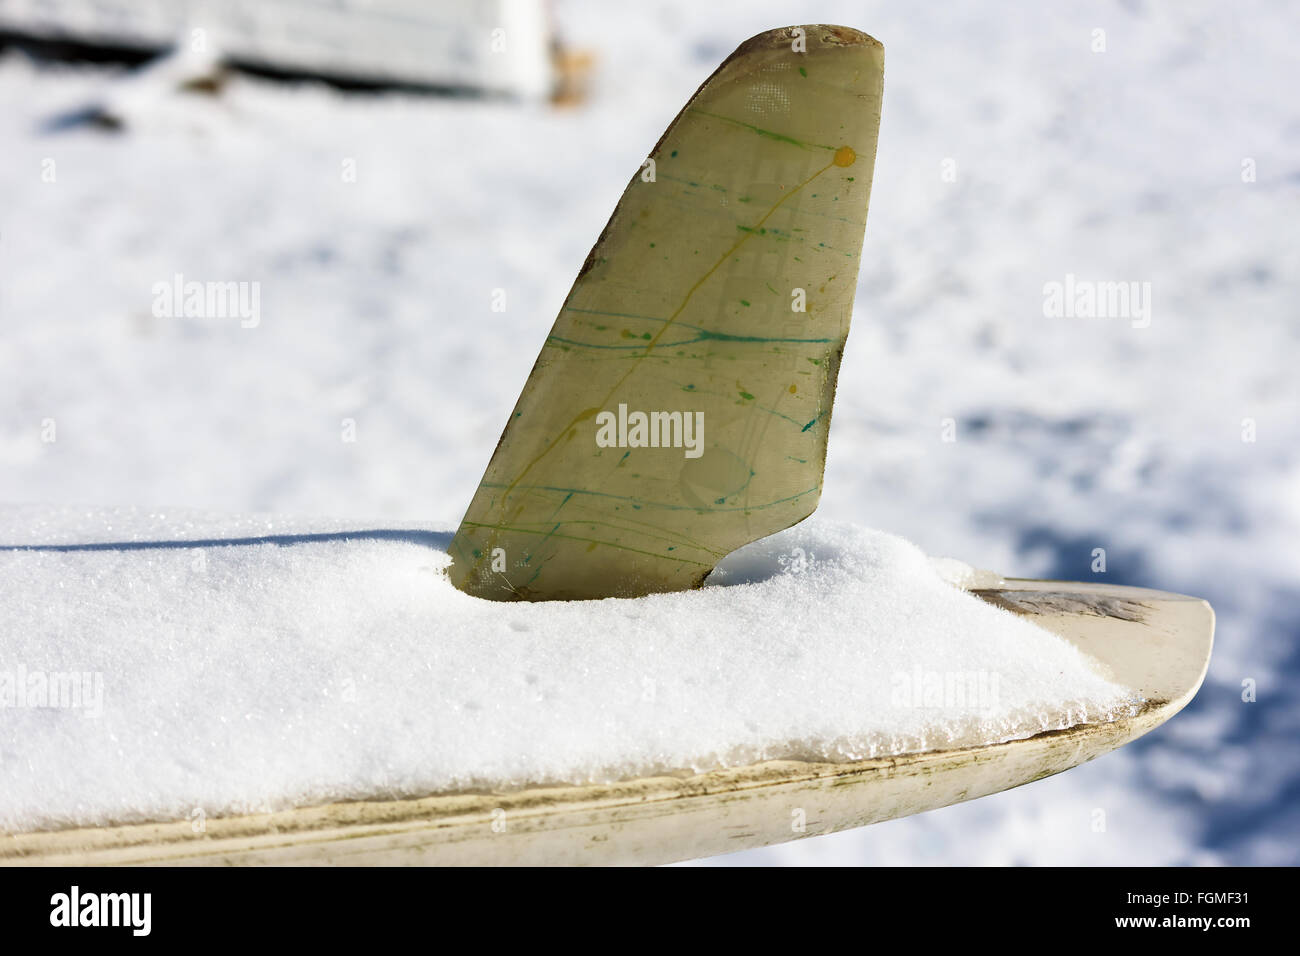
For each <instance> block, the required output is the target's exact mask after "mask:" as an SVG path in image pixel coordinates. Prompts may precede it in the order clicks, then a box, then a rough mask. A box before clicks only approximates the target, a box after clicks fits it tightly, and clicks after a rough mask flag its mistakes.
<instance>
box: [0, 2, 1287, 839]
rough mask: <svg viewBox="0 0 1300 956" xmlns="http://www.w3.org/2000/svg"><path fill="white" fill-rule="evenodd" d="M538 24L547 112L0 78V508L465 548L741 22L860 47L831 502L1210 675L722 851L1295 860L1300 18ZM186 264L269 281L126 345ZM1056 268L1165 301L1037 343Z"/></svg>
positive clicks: (1189, 14)
mask: <svg viewBox="0 0 1300 956" xmlns="http://www.w3.org/2000/svg"><path fill="white" fill-rule="evenodd" d="M557 12H558V13H559V16H560V22H561V25H562V27H563V31H564V33H565V35H566V37H568V38H569V40H570V41H571V42H572V43H575V44H577V45H579V46H588V47H591V48H593V49H595V50H596V51H597V53H598V55H599V57H600V66H599V71H598V74H597V76H596V78H595V83H594V87H593V88H594V91H595V95H594V97H593V98H592V100H591V101H590V102H589V103H588V104H587V105H585V106H583V107H581V108H579V109H575V110H570V111H558V112H557V111H551V110H547V109H544V108H527V107H519V106H511V105H508V104H483V103H471V102H466V101H448V100H440V99H429V98H419V97H411V96H398V95H392V96H383V97H369V96H365V97H362V96H348V95H342V94H339V93H336V92H333V91H330V90H326V89H322V88H318V87H315V86H311V85H304V86H286V85H277V84H272V83H267V82H262V81H257V80H252V79H247V78H237V79H236V80H235V81H234V82H233V83H231V84H230V85H229V87H228V88H227V89H226V90H225V92H224V93H223V94H222V95H221V96H220V97H217V98H206V97H202V96H198V95H187V96H185V97H181V98H172V99H164V100H163V101H161V102H157V103H154V104H153V105H151V106H147V107H145V108H143V109H141V110H139V111H138V112H137V113H136V114H135V115H133V116H132V117H130V121H129V122H128V124H127V126H126V128H125V129H124V130H123V131H121V132H117V133H112V132H106V131H102V130H98V129H94V128H88V127H85V126H76V125H66V124H60V123H58V122H57V119H58V118H59V117H62V116H66V115H68V114H69V113H71V112H73V111H75V110H77V109H78V108H80V107H82V106H84V105H85V104H86V103H87V102H90V101H92V100H95V99H97V98H99V97H101V96H102V95H103V90H104V88H105V84H106V80H107V79H108V77H109V76H111V75H112V72H113V71H111V70H109V69H106V68H102V67H98V68H85V67H76V68H74V67H50V66H40V67H37V66H34V65H32V64H30V63H28V62H27V61H26V60H24V59H23V58H22V57H19V56H16V55H12V54H11V55H8V56H5V57H4V58H3V59H0V144H2V145H3V148H2V149H0V502H4V503H13V504H24V503H32V504H42V503H43V504H55V505H66V504H73V505H77V506H138V507H141V508H143V509H146V511H157V510H164V509H172V508H178V507H179V508H193V509H204V510H209V511H225V512H232V513H241V512H244V513H246V512H270V513H281V514H298V515H302V514H318V515H325V516H331V518H333V519H339V520H345V521H349V522H354V523H355V525H354V526H368V527H371V528H402V527H415V526H418V527H447V526H450V525H452V524H454V523H455V522H456V521H457V520H458V519H459V517H460V514H461V511H462V510H463V507H464V504H465V502H467V501H468V499H469V496H470V494H471V492H472V491H473V489H474V487H475V484H476V483H477V480H478V478H479V476H480V474H481V473H482V469H483V467H484V465H485V463H486V461H487V458H488V455H489V454H490V452H491V448H492V444H493V442H494V441H495V439H496V436H497V435H498V434H499V431H500V428H501V425H502V423H503V422H504V420H505V417H506V414H507V413H508V411H509V409H510V407H511V405H512V403H513V402H514V399H515V397H516V395H517V392H518V389H519V387H520V385H521V383H522V381H523V379H524V377H525V375H526V374H527V371H528V369H529V367H530V366H531V364H532V362H533V359H534V357H535V355H536V353H537V349H538V347H539V346H540V344H541V341H542V339H543V337H544V336H545V334H546V331H547V330H548V329H549V326H550V323H551V321H552V319H553V317H554V315H555V312H556V310H557V309H558V307H559V304H560V302H561V301H562V299H563V297H564V295H565V293H566V292H567V290H568V286H569V284H570V282H571V281H572V278H573V276H574V274H575V273H576V271H577V268H578V266H579V265H580V264H581V262H582V260H583V258H584V256H585V255H586V252H587V250H588V248H589V247H590V245H591V243H592V241H593V240H594V238H595V236H596V234H597V233H598V232H599V230H600V228H601V226H603V224H604V222H605V219H606V217H607V216H608V214H609V211H610V210H611V209H612V207H613V205H614V203H615V201H616V200H617V198H618V196H619V194H620V193H621V191H622V188H623V186H624V185H625V184H626V182H627V180H628V178H629V177H630V175H631V174H632V173H633V172H634V171H635V170H636V169H637V167H638V165H639V163H640V162H641V160H642V159H643V158H644V156H645V154H646V151H647V150H648V149H649V147H650V146H651V145H652V144H653V143H654V141H655V139H656V138H657V137H658V135H659V133H660V132H661V131H662V129H663V127H664V126H665V125H666V123H667V122H668V121H669V120H670V119H671V118H672V116H673V115H674V114H675V112H676V111H677V109H678V108H679V107H680V106H681V104H682V103H683V102H684V101H685V99H686V97H687V96H688V95H689V94H690V93H691V92H692V91H693V90H694V89H695V87H696V86H697V85H698V83H699V82H700V81H701V80H703V79H704V77H705V76H707V75H708V73H709V72H710V71H712V69H713V68H714V67H715V66H716V64H717V63H718V61H720V60H721V59H722V58H723V57H724V56H725V55H726V54H727V53H728V52H730V50H731V49H732V48H733V47H734V46H735V45H736V44H737V43H739V42H740V41H741V40H743V39H744V38H746V37H748V36H750V35H751V34H753V33H756V32H759V31H761V30H763V29H767V28H770V27H773V26H777V25H783V24H785V23H788V22H790V21H791V20H792V19H794V18H798V19H800V20H804V21H824V22H840V23H845V24H848V25H850V26H855V27H859V28H861V29H864V30H866V31H868V32H870V33H872V34H873V35H875V36H877V37H878V38H879V39H880V40H881V41H882V42H883V43H884V44H885V48H886V62H887V65H886V78H885V84H886V93H885V104H884V119H883V125H882V129H881V137H880V153H879V159H878V162H877V168H876V177H875V186H874V189H873V194H872V203H871V211H870V215H869V218H868V224H867V235H866V244H865V246H864V256H863V268H862V274H861V277H860V284H859V289H858V301H857V306H856V311H855V316H854V330H853V333H852V335H851V336H850V339H849V346H848V351H847V353H846V356H845V363H844V366H843V369H842V371H841V378H840V387H839V395H838V401H837V405H836V411H835V417H834V424H833V427H832V434H831V449H830V456H829V460H828V468H827V478H826V490H825V494H824V496H823V498H822V504H821V512H820V513H821V515H822V516H824V517H825V518H826V519H829V520H832V521H840V522H852V523H856V524H860V525H867V526H873V527H878V528H882V529H885V530H887V531H891V532H895V533H898V534H901V535H903V536H905V537H907V538H909V539H910V540H912V541H914V542H916V543H917V544H918V545H920V546H921V547H922V548H923V549H925V550H926V551H927V552H929V553H936V554H950V555H954V556H956V557H959V558H962V559H964V560H966V561H968V562H970V563H971V564H974V565H977V566H981V567H991V568H996V569H998V570H1000V571H1003V572H1004V573H1008V574H1018V575H1033V576H1061V577H1070V578H1083V579H1091V578H1093V577H1103V576H1104V579H1106V580H1109V581H1113V582H1116V583H1128V584H1140V585H1150V586H1156V587H1160V588H1164V589H1169V590H1177V591H1183V592H1187V593H1192V594H1197V595H1200V596H1203V597H1206V598H1208V599H1209V600H1210V601H1211V602H1212V603H1213V604H1214V607H1215V610H1216V611H1217V613H1218V622H1219V627H1218V635H1217V640H1216V649H1215V656H1214V659H1213V660H1212V662H1211V667H1210V674H1209V677H1208V678H1207V681H1206V684H1205V686H1204V688H1203V689H1202V691H1201V693H1200V695H1199V696H1198V698H1197V699H1196V700H1195V701H1194V702H1193V703H1192V705H1190V706H1189V708H1188V709H1187V710H1186V711H1184V712H1183V713H1182V714H1181V715H1179V716H1178V717H1177V718H1175V719H1174V720H1173V721H1172V722H1171V723H1169V724H1168V725H1166V726H1165V727H1163V728H1161V729H1160V730H1158V731H1156V732H1155V733H1153V734H1151V735H1150V736H1149V737H1147V738H1144V739H1143V740H1141V741H1138V742H1137V743H1136V744H1134V745H1131V746H1129V747H1126V748H1124V749H1123V750H1121V751H1119V752H1117V753H1115V754H1112V755H1108V756H1106V757H1104V758H1102V759H1101V760H1098V761H1096V762H1094V763H1092V764H1089V765H1087V766H1084V767H1081V768H1078V769H1076V770H1073V771H1071V772H1069V773H1067V774H1064V775H1062V776H1059V777H1055V778H1052V779H1049V780H1045V781H1041V782H1039V783H1036V784H1034V785H1032V786H1030V787H1026V788H1022V789H1020V790H1017V791H1012V792H1009V793H1005V794H1001V795H998V796H996V797H992V798H988V799H983V800H978V801H975V802H973V803H970V804H965V805H960V806H957V807H952V808H948V809H944V810H940V811H935V812H932V813H929V814H924V815H922V816H919V817H913V818H907V819H904V820H899V821H895V822H891V823H886V824H881V825H877V826H874V827H870V828H866V829H864V830H859V831H853V832H850V833H846V834H839V835H835V836H829V837H817V838H812V839H808V840H804V841H800V842H797V843H792V844H786V845H783V846H780V847H774V848H771V849H768V850H763V851H753V852H750V853H746V854H740V855H738V856H735V857H731V858H725V859H722V860H719V861H718V862H728V863H738V862H747V863H761V862H791V863H796V862H835V863H850V862H866V863H875V862H898V863H906V862H927V863H936V862H944V863H1002V862H1035V863H1200V862H1257V863H1264V862H1285V863H1295V862H1300V850H1298V849H1297V846H1298V844H1300V804H1298V803H1297V795H1298V794H1300V751H1298V750H1297V748H1296V747H1295V745H1294V741H1295V739H1296V736H1297V733H1298V732H1300V705H1297V703H1296V701H1295V699H1294V689H1293V686H1292V685H1293V684H1294V683H1295V681H1296V679H1297V678H1300V654H1298V653H1297V646H1296V640H1297V638H1298V637H1300V559H1298V558H1297V554H1296V547H1295V541H1296V540H1297V536H1298V533H1300V420H1298V419H1297V407H1298V405H1300V403H1298V401H1297V400H1298V399H1300V384H1298V382H1300V377H1298V376H1297V374H1296V371H1295V366H1296V364H1297V362H1298V361H1300V315H1297V312H1298V311H1300V310H1298V309H1297V306H1296V305H1295V303H1296V302H1297V301H1300V263H1298V262H1297V259H1298V257H1300V242H1297V234H1296V232H1297V230H1296V225H1295V222H1296V213H1297V211H1300V210H1298V207H1297V201H1298V200H1300V106H1297V104H1296V102H1295V100H1294V98H1293V97H1291V96H1290V95H1289V90H1291V89H1292V88H1293V87H1295V86H1296V84H1297V79H1300V63H1297V61H1296V60H1295V57H1294V55H1293V53H1292V51H1291V50H1290V43H1291V38H1292V37H1293V36H1294V35H1295V33H1296V30H1297V28H1300V14H1297V12H1296V11H1295V10H1294V9H1293V8H1288V7H1287V6H1286V5H1284V4H1282V3H1275V4H1259V3H1257V4H1250V3H1247V4H1234V5H1233V6H1232V7H1231V8H1229V7H1227V6H1222V7H1220V6H1214V5H1209V4H1205V5H1201V4H1187V3H1174V2H1167V3H1159V4H1139V3H1127V4H1114V5H1098V4H1078V5H1070V6H1065V5H1060V4H1052V5H1045V4H1033V3H1028V2H1026V3H1016V4H1005V5H998V6H997V7H996V8H991V7H990V6H989V5H987V4H974V3H972V4H960V5H951V4H944V5H942V6H939V5H934V6H933V7H930V6H928V5H919V4H904V3H891V4H879V5H876V4H862V3H807V4H801V5H799V6H798V9H797V10H792V8H791V7H790V5H789V4H781V3H772V2H751V3H744V4H739V3H737V4H732V5H728V4H684V3H646V4H597V3H589V4H578V3H572V2H569V3H563V4H560V5H558V7H557ZM1097 30H1103V31H1104V45H1105V49H1104V52H1095V49H1094V48H1095V47H1096V46H1097V45H1098V41H1099V35H1098V34H1097V33H1096V32H1095V31H1097ZM353 174H355V175H353ZM178 273H179V274H182V275H184V276H185V277H187V278H192V279H199V280H230V281H237V282H257V283H260V287H259V288H260V310H259V313H258V316H257V322H256V324H255V325H253V327H247V328H246V327H242V325H241V323H240V321H239V320H238V319H218V320H195V319H171V318H157V317H155V316H154V314H153V309H152V306H153V302H154V291H153V290H154V286H155V284H156V283H160V282H168V281H171V280H172V278H173V277H174V276H175V275H176V274H178ZM1067 275H1073V276H1075V277H1077V278H1078V279H1079V280H1083V281H1136V282H1139V283H1150V286H1149V288H1150V300H1149V302H1150V306H1151V308H1150V315H1149V320H1150V321H1149V323H1148V322H1147V321H1146V317H1145V316H1142V315H1137V316H1134V317H1130V318H1110V319H1086V318H1051V317H1047V316H1045V315H1044V286H1045V285H1046V284H1047V283H1052V282H1062V283H1064V282H1065V281H1066V277H1067ZM497 289H502V290H505V292H506V294H507V302H508V305H507V309H506V311H505V312H503V313H502V312H494V311H492V308H491V305H492V299H493V293H494V290H497ZM244 324H249V325H251V324H252V323H244ZM948 419H950V420H951V422H950V423H949V424H948V426H947V427H945V420H948ZM945 437H955V441H945V440H944V438H945ZM349 439H355V440H349ZM11 527H12V526H11ZM6 530H10V528H8V527H6V526H4V525H0V544H5V543H17V542H16V541H15V542H6V541H4V540H3V538H4V537H5V535H4V534H3V532H4V531H6ZM1098 548H1103V549H1105V571H1104V572H1100V571H1094V570H1093V568H1094V567H1095V566H1096V563H1095V562H1096V561H1097V557H1096V554H1095V552H1096V549H1098ZM105 586H106V587H111V582H110V583H109V584H107V585H105ZM29 598H30V595H29ZM51 602H52V608H53V607H56V606H57V601H55V599H54V598H53V597H51ZM3 613H7V612H5V611H4V610H3V609H0V614H3ZM2 623H3V618H0V624H2ZM0 634H3V631H0ZM50 636H51V637H57V635H56V634H54V633H53V632H51V635H50ZM4 639H5V640H13V638H12V637H6V638H4ZM23 639H24V640H26V639H28V635H26V634H24V635H23ZM170 652H172V651H171V649H169V648H167V647H165V646H163V647H159V648H158V653H160V654H162V653H170ZM1244 682H1245V684H1246V686H1245V687H1243V683H1244ZM1252 688H1253V695H1252V694H1251V693H1249V691H1250V690H1251V689H1252ZM1243 696H1253V697H1254V698H1255V699H1254V700H1253V701H1252V702H1247V701H1244V700H1243ZM0 746H3V742H2V741H0ZM2 772H3V767H2V765H0V773H2ZM1098 809H1100V810H1103V811H1104V812H1105V821H1106V826H1105V829H1104V831H1100V832H1099V831H1098V830H1097V829H1096V828H1095V826H1094V824H1095V821H1096V820H1097V819H1098V817H1097V815H1096V813H1095V812H1094V811H1095V810H1098Z"/></svg>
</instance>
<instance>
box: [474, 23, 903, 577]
mask: <svg viewBox="0 0 1300 956" xmlns="http://www.w3.org/2000/svg"><path fill="white" fill-rule="evenodd" d="M883 64H884V53H883V48H882V47H881V45H880V44H879V43H878V42H877V41H875V40H874V39H872V38H871V37H869V36H867V35H866V34H864V33H860V32H858V31H856V30H852V29H849V28H846V27H837V26H804V27H787V28H783V29H779V30H772V31H768V32H767V33H763V34H760V35H759V36H756V37H754V38H752V39H750V40H748V41H746V42H745V43H743V44H741V46H740V47H739V48H738V49H737V50H736V52H735V53H733V54H732V55H731V56H730V57H728V58H727V59H726V60H725V61H724V62H723V64H722V65H721V66H720V67H719V68H718V69H717V71H716V72H714V74H713V75H712V76H711V77H709V79H708V80H707V81H705V83H704V84H703V85H702V86H701V87H700V88H699V90H698V91H697V92H696V93H695V95H694V96H693V97H691V99H690V100H689V101H688V102H687V104H686V106H685V107H684V108H683V109H682V111H681V112H680V113H679V114H678V115H677V118H676V119H674V120H673V122H672V123H671V124H670V125H669V127H668V129H667V131H665V133H664V135H663V136H662V137H661V138H660V140H659V142H658V143H657V144H656V145H655V147H654V149H653V150H652V151H651V152H650V154H649V156H648V157H647V159H646V161H645V162H644V163H643V164H642V166H641V168H640V169H639V170H638V171H637V173H636V174H635V175H634V176H633V178H632V181H631V182H630V183H629V184H628V187H627V189H626V190H625V191H624V193H623V196H622V198H621V199H620V200H619V203H618V205H617V207H616V208H615V209H614V213H613V215H612V216H611V217H610V220H609V223H608V224H607V225H606V227H605V229H604V231H603V232H602V233H601V235H600V238H599V239H598V240H597V242H596V245H595V247H594V248H593V249H592V250H591V253H590V255H588V257H587V260H586V262H585V263H584V264H583V266H582V269H581V271H580V272H579V273H578V278H577V280H576V281H575V283H574V285H573V288H572V290H571V291H570V292H569V295H568V298H567V299H566V300H565V303H564V306H563V308H562V309H561V310H560V314H559V316H558V317H557V318H556V320H555V324H554V326H553V327H552V328H551V332H550V335H549V336H548V337H547V339H546V342H545V344H544V345H543V347H542V351H541V354H540V355H539V356H538V359H537V362H536V364H535V366H534V368H533V371H532V373H531V374H530V375H529V377H528V381H527V382H526V384H525V385H524V389H523V392H522V393H521V394H520V396H519V400H518V402H517V403H516V405H515V407H514V410H513V411H512V412H511V415H510V418H509V420H508V422H507V423H506V427H505V430H504V432H503V434H502V436H501V440H500V442H499V443H498V445H497V448H496V451H495V452H494V454H493V456H492V460H491V461H490V463H489V464H488V467H487V471H486V472H485V473H484V475H483V479H482V482H481V483H480V485H479V487H478V490H477V492H476V493H475V495H474V498H473V500H472V501H471V503H470V506H469V508H468V510H467V511H466V514H465V517H464V519H463V521H462V522H461V525H460V528H459V530H458V531H457V533H456V535H455V537H454V539H453V541H452V543H451V546H450V551H451V556H452V567H451V572H450V573H451V579H452V581H453V583H454V584H455V585H456V586H457V587H458V588H460V589H461V590H463V591H466V592H468V593H470V594H474V595H477V596H480V597H485V598H494V599H500V600H554V599H576V598H604V597H630V596H636V595H642V594H648V593H652V592H657V591H673V590H683V589H687V588H691V587H695V586H698V585H699V584H701V583H702V582H703V580H704V578H705V577H706V576H707V575H708V573H709V571H711V570H712V569H713V567H714V565H715V564H716V563H717V562H718V561H719V560H720V559H721V558H722V557H724V556H725V555H726V554H728V553H729V552H731V551H733V550H735V549H736V548H738V547H741V546H742V545H744V544H747V543H749V542H751V541H754V540H756V539H758V538H761V537H765V536H767V535H769V534H773V533H775V532H777V531H780V530H781V529H783V528H787V527H789V526H790V525H792V524H795V523H796V522H798V521H801V520H802V519H804V518H806V517H807V516H808V515H809V514H811V513H812V512H813V510H814V509H815V508H816V506H817V502H818V499H819V497H820V494H821V486H822V475H823V470H824V464H825V458H826V445H827V436H828V429H829V425H830V417H831V408H832V405H833V402H834V398H835V382H836V376H837V373H838V370H839V363H840V357H841V355H842V353H843V349H844V344H845V340H846V338H847V336H848V331H849V321H850V317H851V314H852V309H853V295H854V290H855V287H856V284H857V274H858V265H859V260H860V255H861V249H862V239H863V229H864V225H865V221H866V213H867V202H868V198H869V196H870V191H871V177H872V169H873V167H874V164H875V154H876V139H877V135H878V132H879V125H880V103H881V93H882V79H883Z"/></svg>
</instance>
